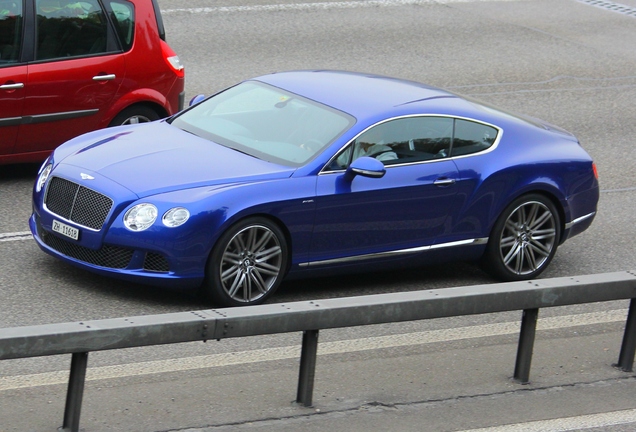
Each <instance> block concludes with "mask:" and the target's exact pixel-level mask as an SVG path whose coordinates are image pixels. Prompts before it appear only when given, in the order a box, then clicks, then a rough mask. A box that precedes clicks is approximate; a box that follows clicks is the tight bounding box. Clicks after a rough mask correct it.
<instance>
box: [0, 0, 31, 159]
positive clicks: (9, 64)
mask: <svg viewBox="0 0 636 432" xmlns="http://www.w3.org/2000/svg"><path fill="white" fill-rule="evenodd" d="M22 20H23V14H22V2H21V1H6V0H3V1H0V157H1V156H2V155H6V154H9V153H11V152H12V151H13V147H14V145H15V142H16V137H17V134H18V128H19V124H20V118H21V116H22V105H23V102H24V86H25V82H26V78H27V67H26V65H24V64H20V63H19V56H20V51H21V48H22Z"/></svg>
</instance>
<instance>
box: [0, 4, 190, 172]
mask: <svg viewBox="0 0 636 432" xmlns="http://www.w3.org/2000/svg"><path fill="white" fill-rule="evenodd" d="M184 76H185V71H184V68H183V66H182V64H181V63H180V61H179V57H178V56H177V55H176V54H175V53H174V51H173V50H172V49H171V48H170V46H169V45H168V44H167V43H166V42H165V30H164V26H163V21H162V19H161V14H160V11H159V5H158V4H157V0H81V1H76V2H73V1H71V0H0V164H9V163H22V162H36V161H40V160H44V159H45V158H46V157H47V156H48V154H49V153H50V152H51V150H53V149H54V148H55V147H57V146H58V145H60V144H62V143H63V142H65V141H67V140H69V139H71V138H73V137H75V136H77V135H80V134H82V133H85V132H89V131H91V130H94V129H100V128H104V127H107V126H115V125H122V124H130V123H139V122H145V121H152V120H156V119H159V118H162V117H166V116H168V115H172V114H174V113H175V112H177V111H179V110H181V109H182V108H183V101H184V97H185V91H184V87H185V79H184Z"/></svg>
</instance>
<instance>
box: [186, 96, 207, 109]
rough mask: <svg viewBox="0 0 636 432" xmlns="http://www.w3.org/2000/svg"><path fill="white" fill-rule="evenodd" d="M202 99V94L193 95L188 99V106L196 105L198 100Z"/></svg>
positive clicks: (203, 97)
mask: <svg viewBox="0 0 636 432" xmlns="http://www.w3.org/2000/svg"><path fill="white" fill-rule="evenodd" d="M204 99H205V95H204V94H198V95H196V96H195V97H193V98H192V99H190V105H189V106H193V105H196V104H198V103H199V102H202V101H203V100H204Z"/></svg>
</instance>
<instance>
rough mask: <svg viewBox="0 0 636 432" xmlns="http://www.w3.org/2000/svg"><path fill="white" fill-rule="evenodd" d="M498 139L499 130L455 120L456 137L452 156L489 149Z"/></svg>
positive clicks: (480, 124) (471, 122)
mask: <svg viewBox="0 0 636 432" xmlns="http://www.w3.org/2000/svg"><path fill="white" fill-rule="evenodd" d="M496 138H497V129H495V128H494V127H492V126H488V125H485V124H482V123H476V122H473V121H468V120H460V119H457V120H455V136H454V138H453V150H452V154H451V156H461V155H466V154H471V153H476V152H480V151H482V150H485V149H487V148H489V147H490V146H491V145H492V144H493V143H494V142H495V139H496Z"/></svg>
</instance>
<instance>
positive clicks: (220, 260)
mask: <svg viewBox="0 0 636 432" xmlns="http://www.w3.org/2000/svg"><path fill="white" fill-rule="evenodd" d="M287 260H288V249H287V242H286V240H285V235H284V233H283V231H282V230H281V229H280V228H279V227H278V226H277V225H276V224H275V223H273V222H271V221H270V220H268V219H266V218H263V217H251V218H247V219H244V220H242V221H240V222H238V223H237V224H235V225H233V226H232V227H231V228H229V229H228V230H227V231H226V232H225V233H223V235H221V237H220V238H219V240H218V241H217V242H216V245H215V246H214V249H212V253H211V254H210V258H209V260H208V264H207V269H206V279H205V281H204V283H203V287H202V288H203V293H204V294H205V295H206V296H207V297H208V298H209V299H210V300H211V301H212V302H213V303H214V304H215V305H217V306H248V305H255V304H260V303H263V302H264V301H265V300H266V299H267V298H269V297H270V296H271V295H272V294H273V293H274V291H276V289H277V288H278V286H279V285H280V283H281V281H282V280H283V278H284V276H285V272H286V270H287Z"/></svg>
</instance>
